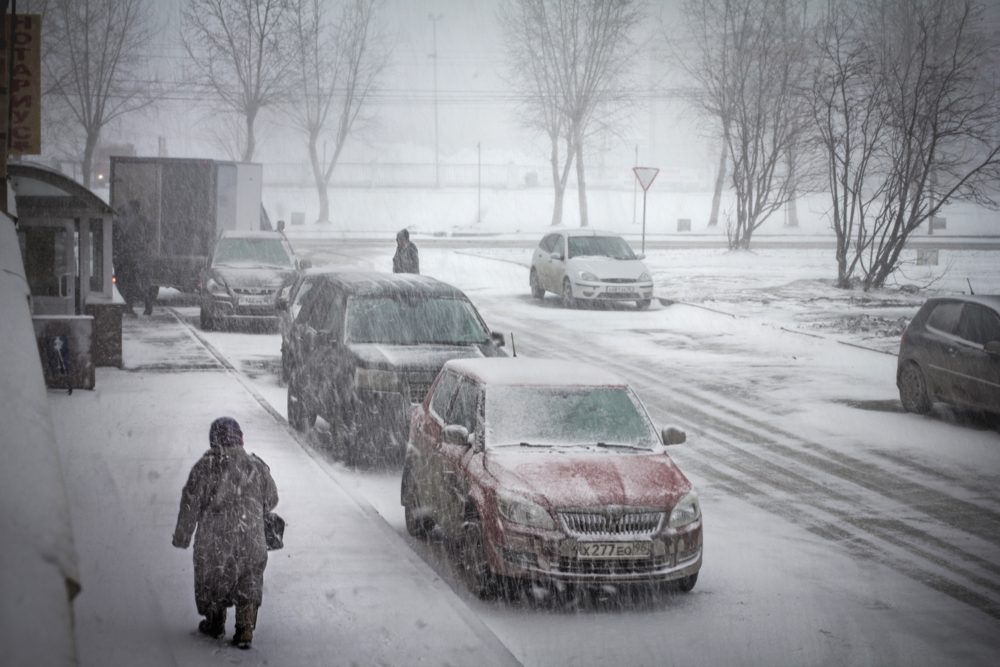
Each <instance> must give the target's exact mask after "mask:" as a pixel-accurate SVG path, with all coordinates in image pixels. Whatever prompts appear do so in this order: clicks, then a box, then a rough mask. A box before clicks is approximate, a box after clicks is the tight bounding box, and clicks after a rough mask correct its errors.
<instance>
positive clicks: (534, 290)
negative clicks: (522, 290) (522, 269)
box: [528, 269, 545, 299]
mask: <svg viewBox="0 0 1000 667" xmlns="http://www.w3.org/2000/svg"><path fill="white" fill-rule="evenodd" d="M528 284H529V285H530V286H531V296H533V297H535V298H536V299H544V298H545V288H544V287H542V284H541V283H540V282H538V272H537V271H535V270H534V269H531V274H529V276H528Z"/></svg>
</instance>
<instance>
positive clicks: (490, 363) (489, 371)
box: [444, 357, 628, 387]
mask: <svg viewBox="0 0 1000 667" xmlns="http://www.w3.org/2000/svg"><path fill="white" fill-rule="evenodd" d="M444 367H445V368H446V369H449V370H452V371H454V372H456V373H458V374H460V375H464V376H466V377H468V378H471V379H473V380H475V381H477V382H479V383H481V384H486V385H531V386H538V387H627V386H628V383H627V382H626V381H625V380H624V379H623V378H622V377H621V376H619V375H617V374H615V373H612V372H610V371H606V370H604V369H602V368H598V367H597V366H590V365H589V364H584V363H580V362H576V361H557V360H554V359H532V358H531V357H491V358H486V359H452V360H451V361H449V362H448V363H446V364H445V365H444Z"/></svg>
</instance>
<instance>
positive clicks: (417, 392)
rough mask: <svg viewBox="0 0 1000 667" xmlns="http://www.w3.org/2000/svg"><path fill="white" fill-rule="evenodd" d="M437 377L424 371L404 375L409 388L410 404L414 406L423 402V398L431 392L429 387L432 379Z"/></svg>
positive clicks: (432, 382)
mask: <svg viewBox="0 0 1000 667" xmlns="http://www.w3.org/2000/svg"><path fill="white" fill-rule="evenodd" d="M435 377H437V374H436V373H433V372H431V373H428V372H425V371H411V372H409V373H406V384H407V385H408V386H409V394H410V396H409V397H410V403H412V404H413V405H416V404H418V403H421V402H423V400H424V398H425V397H426V396H427V392H428V391H430V390H431V385H432V384H434V378H435Z"/></svg>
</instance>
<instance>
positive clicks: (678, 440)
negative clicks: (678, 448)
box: [660, 426, 687, 445]
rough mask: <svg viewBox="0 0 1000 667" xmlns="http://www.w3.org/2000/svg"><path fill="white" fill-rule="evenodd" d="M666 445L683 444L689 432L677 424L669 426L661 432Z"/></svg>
mask: <svg viewBox="0 0 1000 667" xmlns="http://www.w3.org/2000/svg"><path fill="white" fill-rule="evenodd" d="M660 437H661V438H663V444H664V445H683V444H684V443H685V442H686V441H687V433H685V432H684V431H682V430H680V429H679V428H677V427H675V426H667V427H665V428H664V429H663V431H662V432H661V433H660Z"/></svg>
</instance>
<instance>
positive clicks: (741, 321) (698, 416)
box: [126, 231, 1000, 665]
mask: <svg viewBox="0 0 1000 667" xmlns="http://www.w3.org/2000/svg"><path fill="white" fill-rule="evenodd" d="M291 237H292V243H293V245H294V246H295V247H296V248H297V250H298V251H299V252H300V254H303V255H304V256H308V257H310V258H311V259H312V260H313V261H314V263H315V264H316V265H318V266H329V267H354V268H368V269H383V270H384V269H386V268H388V267H389V265H390V257H391V250H392V248H391V245H389V244H388V243H386V244H384V245H374V244H373V245H369V246H365V245H359V244H356V243H355V244H346V243H344V244H342V243H338V242H337V241H335V240H332V239H329V240H326V239H317V238H316V237H315V236H313V235H307V234H302V235H300V236H299V237H298V238H297V237H296V235H295V233H294V231H293V232H292V233H291ZM390 240H391V239H390ZM522 240H523V241H524V244H523V245H521V246H519V247H513V248H512V247H491V246H490V245H489V244H487V243H481V244H479V245H475V244H473V245H471V246H470V247H465V248H462V249H460V250H456V249H454V248H449V247H438V246H435V244H434V240H433V239H432V238H427V239H424V240H423V241H421V238H420V237H416V241H417V243H418V245H420V247H421V266H422V269H423V272H424V273H425V274H428V275H432V276H435V277H437V278H440V279H442V280H445V281H447V282H450V283H452V284H455V285H457V286H459V287H460V288H462V289H463V290H464V291H465V292H466V293H467V294H468V295H469V297H470V298H471V299H472V300H473V301H474V302H475V303H476V304H477V306H478V307H479V308H480V310H481V311H482V312H483V314H484V317H485V318H486V320H487V322H488V323H489V324H490V325H491V326H492V327H493V328H494V329H495V330H500V331H504V332H505V333H507V334H508V350H510V349H511V348H512V347H513V346H512V345H511V343H514V344H515V345H516V347H517V351H518V354H519V356H551V357H559V358H568V359H577V360H581V361H587V362H590V363H596V364H598V365H603V366H606V367H608V368H611V369H613V370H616V371H617V372H619V373H620V374H622V375H624V376H625V377H626V378H627V379H628V380H629V381H630V382H631V383H632V384H633V386H635V387H636V389H637V391H638V393H639V395H640V396H641V397H642V398H643V400H644V401H645V403H646V405H647V407H648V408H649V410H650V412H651V414H652V415H653V417H654V418H655V419H657V420H659V421H661V422H664V423H667V422H671V423H679V424H681V425H682V426H683V427H684V428H686V429H687V431H688V434H689V441H688V443H687V444H686V445H683V446H679V447H675V448H674V449H673V456H674V458H675V459H676V460H677V461H678V463H679V464H680V466H681V468H682V469H683V470H684V471H685V472H686V474H687V475H688V476H689V477H690V478H691V479H692V480H693V481H694V482H695V483H696V485H697V486H698V488H699V490H700V492H701V495H702V500H703V508H704V513H705V517H706V519H705V521H706V528H705V530H706V551H705V564H704V568H703V570H702V574H701V578H700V579H699V582H698V585H697V587H696V588H695V590H694V592H692V593H691V594H689V595H686V596H668V597H662V598H652V599H649V598H639V599H636V598H633V597H627V596H626V597H622V596H615V595H607V594H606V595H600V594H599V595H596V596H592V597H588V596H584V597H580V596H575V597H572V598H570V599H568V600H550V599H547V598H546V599H543V600H541V601H539V600H535V599H533V598H532V599H527V600H524V601H520V602H518V601H514V602H511V603H487V602H481V601H478V600H473V599H471V598H470V597H469V596H468V594H467V593H466V592H465V590H464V589H463V588H462V586H461V584H460V583H457V582H456V581H455V580H454V569H453V566H452V561H451V559H450V558H449V557H448V555H447V553H446V551H445V550H444V549H443V548H442V547H441V546H440V545H437V544H435V543H433V542H432V543H430V544H427V543H423V542H418V541H414V540H412V539H410V538H408V537H407V536H406V535H405V527H404V524H403V516H402V510H401V508H400V507H399V501H398V488H399V486H398V485H399V478H398V472H395V471H378V470H374V471H372V470H348V469H345V468H343V466H341V465H340V464H339V463H337V462H336V461H335V460H334V459H333V457H332V454H331V453H330V452H328V451H325V450H324V449H322V443H323V437H322V433H321V432H320V433H313V434H311V435H310V436H309V438H308V440H309V442H311V443H313V445H315V446H317V447H318V449H317V456H320V457H322V458H323V460H324V461H325V462H326V463H327V464H328V465H330V466H331V467H332V469H334V470H336V471H337V472H338V473H339V475H340V477H339V478H338V481H339V483H341V484H343V485H345V486H346V487H347V488H348V489H349V490H350V491H351V492H352V493H355V494H358V495H359V496H361V497H363V498H365V499H366V501H367V502H369V503H371V505H372V506H373V507H374V508H375V510H376V511H377V512H378V513H379V514H380V515H381V517H382V518H383V519H384V520H385V521H386V522H387V523H388V524H389V526H391V528H392V529H393V530H394V531H395V532H396V534H397V535H398V538H399V539H400V540H402V541H403V542H404V543H405V544H407V545H408V546H409V548H410V549H412V550H413V552H415V553H416V554H417V555H419V556H420V557H421V558H422V559H423V560H424V561H425V562H426V563H427V564H428V565H430V567H431V568H433V570H434V571H435V572H436V573H437V574H438V575H439V576H440V577H441V578H442V579H443V580H444V581H445V582H448V583H449V585H450V586H451V587H452V588H453V589H454V591H455V593H456V594H457V595H458V596H459V598H461V599H462V600H463V601H464V604H465V605H467V606H468V609H469V610H471V612H473V613H474V614H475V615H476V616H478V617H479V618H480V619H482V621H483V622H484V623H485V624H486V625H487V626H488V627H489V628H490V630H492V631H493V632H494V633H495V634H496V636H497V637H499V639H500V640H501V641H502V642H503V643H504V644H505V645H506V646H507V648H508V649H509V650H510V651H511V652H512V653H513V654H514V656H515V657H516V658H517V659H518V660H520V661H521V662H522V663H523V664H526V665H547V664H577V665H590V664H594V665H596V664H605V663H607V662H609V661H612V662H613V661H623V662H628V663H630V664H638V665H647V664H648V665H654V664H666V663H672V662H684V663H687V664H706V665H715V664H733V663H746V664H775V665H778V664H788V665H805V664H832V663H836V664H927V665H938V664H988V663H989V662H990V661H991V659H992V658H995V656H996V654H997V652H998V650H1000V640H998V639H997V638H998V637H1000V634H998V632H997V630H998V618H1000V494H998V492H997V488H998V483H1000V435H998V433H997V431H996V422H995V420H990V419H988V418H985V417H982V416H979V415H970V414H966V413H962V412H960V411H955V410H952V409H949V408H947V407H944V406H937V407H936V408H935V411H934V412H933V413H932V415H930V416H927V417H921V416H916V415H909V414H905V413H902V412H901V410H900V408H899V403H898V395H897V392H896V388H895V384H894V380H895V366H896V360H895V356H894V353H895V350H896V348H897V347H898V341H899V334H900V332H901V329H902V327H903V326H905V323H906V321H908V319H909V318H910V317H912V315H913V314H914V313H915V312H916V309H917V308H918V307H919V305H920V304H921V303H922V302H923V300H924V299H925V298H926V297H927V296H928V295H930V294H937V293H947V292H954V291H965V290H967V289H968V283H967V282H966V281H967V280H968V281H969V282H971V284H972V285H973V286H974V288H975V289H976V291H977V293H1000V271H998V270H997V268H996V267H997V266H998V263H997V259H998V253H997V252H996V251H988V250H981V251H977V250H960V251H945V250H942V251H941V257H940V263H939V265H938V266H936V267H934V266H931V267H925V266H920V267H918V266H915V265H914V266H909V267H908V268H907V269H906V275H905V277H901V279H900V283H905V284H912V285H916V286H918V287H920V288H921V289H919V290H918V291H916V292H914V291H912V290H911V289H909V288H907V289H901V288H900V287H899V286H897V285H894V286H892V287H890V288H887V289H885V290H881V291H878V292H872V293H867V294H866V293H863V292H856V291H848V292H845V291H841V290H837V289H835V288H834V287H833V286H832V283H833V277H834V275H835V265H834V263H833V257H832V250H829V249H825V250H803V249H767V250H758V251H753V252H742V253H730V252H727V251H725V250H723V249H717V248H716V249H696V248H681V247H678V248H669V249H652V250H649V251H648V252H647V254H648V258H647V264H648V266H649V268H650V269H651V270H652V272H653V274H654V278H655V280H656V284H657V294H658V296H660V297H661V298H662V299H664V304H663V305H654V307H653V308H651V309H650V310H649V311H644V312H640V311H635V310H634V309H633V308H632V307H631V306H630V305H622V306H609V307H606V308H594V309H582V310H567V309H565V308H562V307H561V306H560V305H559V304H558V302H557V300H556V299H554V298H553V297H552V296H551V295H549V296H548V297H547V298H546V299H545V300H543V301H541V302H538V301H535V300H533V299H532V298H531V297H530V295H529V293H528V289H527V264H528V262H529V261H530V249H529V245H530V244H529V240H528V239H522ZM171 297H175V298H173V299H171ZM163 301H164V303H165V304H169V303H171V301H172V302H173V303H174V304H175V306H174V312H176V313H177V314H178V315H179V316H180V318H181V319H183V320H184V321H186V322H188V323H189V325H190V328H188V329H187V332H186V333H185V332H184V331H183V330H182V329H176V328H174V329H172V331H174V334H172V335H184V336H186V337H188V338H189V339H190V340H193V339H196V338H198V337H200V338H201V339H202V340H204V341H205V342H207V343H209V344H210V345H211V346H212V348H214V349H215V350H216V352H217V353H218V355H219V356H222V357H223V358H225V359H228V360H229V361H230V362H231V363H232V364H233V366H234V368H235V369H236V370H237V371H239V372H240V373H241V374H242V377H243V378H244V380H245V382H246V384H247V385H248V386H250V387H251V388H252V389H253V391H255V392H257V394H258V395H259V396H261V397H262V398H263V399H264V400H265V401H266V402H267V403H269V404H270V405H271V406H272V407H273V410H274V411H275V412H277V413H279V414H283V412H284V407H285V390H284V387H282V386H281V384H280V383H279V381H278V377H277V367H278V354H279V341H278V339H277V336H275V335H273V334H272V335H252V334H244V333H239V332H212V333H207V334H206V333H202V332H196V331H195V329H194V326H195V323H196V321H197V308H196V307H194V306H193V304H191V302H190V301H185V300H184V299H183V298H181V297H180V295H171V294H165V295H164V297H163ZM156 331H157V329H156V328H155V327H150V326H149V325H148V324H147V323H145V322H143V321H141V320H140V323H139V324H137V325H134V327H133V328H132V329H131V331H130V337H129V338H127V340H126V363H127V364H133V365H134V366H133V367H140V366H145V367H147V368H152V367H156V366H157V365H159V364H161V363H162V364H166V365H167V366H169V365H171V364H177V365H178V367H177V370H178V371H180V372H181V373H182V374H183V373H185V372H192V371H190V370H188V371H185V370H184V366H185V365H187V367H188V368H196V367H198V365H199V363H201V362H200V361H199V358H201V357H200V355H201V356H204V358H205V359H208V360H209V361H212V360H213V359H214V358H215V357H214V356H213V355H212V354H211V353H208V352H205V348H204V347H199V346H198V345H197V344H194V343H191V342H190V340H189V343H186V344H184V345H183V346H181V349H182V350H185V351H188V352H186V353H185V354H178V352H179V350H177V349H174V348H173V347H172V346H171V345H169V344H154V343H156V338H155V337H156V335H157V334H156ZM178 332H180V334H178ZM212 363H215V362H214V361H212ZM320 430H321V429H320ZM293 483H294V480H293ZM269 585H271V586H272V588H271V589H269V590H270V592H269V594H270V595H273V596H276V597H280V596H281V595H283V594H286V593H287V591H285V590H283V589H281V588H278V589H275V588H273V586H274V584H273V583H272V584H269Z"/></svg>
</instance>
